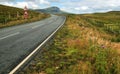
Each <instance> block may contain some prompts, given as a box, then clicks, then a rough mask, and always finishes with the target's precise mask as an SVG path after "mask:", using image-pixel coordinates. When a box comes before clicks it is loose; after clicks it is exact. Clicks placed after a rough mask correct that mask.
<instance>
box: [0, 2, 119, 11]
mask: <svg viewBox="0 0 120 74" xmlns="http://www.w3.org/2000/svg"><path fill="white" fill-rule="evenodd" d="M3 1H4V2H3ZM10 1H11V2H10ZM13 1H14V2H13ZM16 1H18V2H16ZM0 4H5V5H9V6H15V7H21V8H23V7H24V6H25V5H26V6H28V7H29V8H34V9H35V8H46V7H48V6H58V7H60V8H61V9H62V10H64V11H67V12H71V13H92V12H106V11H110V10H120V0H23V1H22V2H19V0H0Z"/></svg>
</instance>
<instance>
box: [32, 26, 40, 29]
mask: <svg viewBox="0 0 120 74" xmlns="http://www.w3.org/2000/svg"><path fill="white" fill-rule="evenodd" d="M39 26H40V25H37V26H34V27H32V29H35V28H37V27H39Z"/></svg>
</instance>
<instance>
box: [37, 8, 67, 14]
mask: <svg viewBox="0 0 120 74" xmlns="http://www.w3.org/2000/svg"><path fill="white" fill-rule="evenodd" d="M35 11H37V12H42V13H48V14H67V12H64V11H62V10H60V8H58V7H49V8H45V9H36V10H35Z"/></svg>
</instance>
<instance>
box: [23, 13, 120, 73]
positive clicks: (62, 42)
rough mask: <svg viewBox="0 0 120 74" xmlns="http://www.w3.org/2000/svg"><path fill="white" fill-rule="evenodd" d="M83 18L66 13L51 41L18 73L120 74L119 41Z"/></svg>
mask: <svg viewBox="0 0 120 74" xmlns="http://www.w3.org/2000/svg"><path fill="white" fill-rule="evenodd" d="M87 17H88V15H87V16H83V15H68V16H67V21H66V23H65V25H64V27H63V28H62V29H61V30H60V31H59V32H58V33H57V34H56V36H55V38H54V39H53V41H52V43H50V44H49V45H47V47H45V48H44V49H43V51H42V53H40V54H38V55H37V56H36V57H35V59H34V60H33V61H32V62H31V64H30V65H29V66H28V67H27V68H26V69H25V71H23V72H21V74H38V73H41V74H120V54H118V53H117V52H116V50H117V49H118V50H119V49H120V47H119V46H120V44H119V43H115V42H111V41H110V38H112V36H111V35H110V34H108V33H106V31H104V30H98V27H96V26H95V25H92V24H91V22H88V20H86V18H87ZM90 18H91V17H90Z"/></svg>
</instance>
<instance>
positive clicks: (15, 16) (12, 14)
mask: <svg viewBox="0 0 120 74" xmlns="http://www.w3.org/2000/svg"><path fill="white" fill-rule="evenodd" d="M28 13H29V17H28V19H24V17H23V14H24V10H23V9H20V8H15V7H9V6H4V5H0V28H3V27H8V26H13V25H20V24H23V23H29V22H33V21H38V20H41V19H44V18H47V17H49V16H50V15H48V14H42V13H38V12H34V11H32V10H28Z"/></svg>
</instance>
